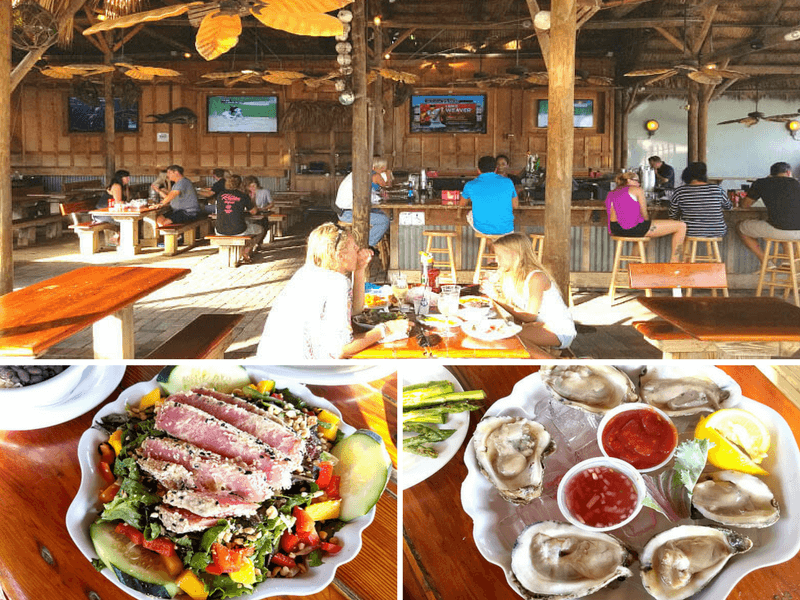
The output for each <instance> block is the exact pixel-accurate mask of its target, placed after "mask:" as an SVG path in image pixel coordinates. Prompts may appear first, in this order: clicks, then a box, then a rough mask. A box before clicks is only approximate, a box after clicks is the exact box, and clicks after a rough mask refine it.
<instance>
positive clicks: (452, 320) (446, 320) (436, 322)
mask: <svg viewBox="0 0 800 600" xmlns="http://www.w3.org/2000/svg"><path fill="white" fill-rule="evenodd" d="M417 321H419V322H420V323H424V324H425V325H428V326H429V327H433V328H435V329H453V328H454V327H461V325H462V324H463V323H464V321H462V320H461V319H459V318H458V317H446V316H444V315H419V316H418V317H417Z"/></svg>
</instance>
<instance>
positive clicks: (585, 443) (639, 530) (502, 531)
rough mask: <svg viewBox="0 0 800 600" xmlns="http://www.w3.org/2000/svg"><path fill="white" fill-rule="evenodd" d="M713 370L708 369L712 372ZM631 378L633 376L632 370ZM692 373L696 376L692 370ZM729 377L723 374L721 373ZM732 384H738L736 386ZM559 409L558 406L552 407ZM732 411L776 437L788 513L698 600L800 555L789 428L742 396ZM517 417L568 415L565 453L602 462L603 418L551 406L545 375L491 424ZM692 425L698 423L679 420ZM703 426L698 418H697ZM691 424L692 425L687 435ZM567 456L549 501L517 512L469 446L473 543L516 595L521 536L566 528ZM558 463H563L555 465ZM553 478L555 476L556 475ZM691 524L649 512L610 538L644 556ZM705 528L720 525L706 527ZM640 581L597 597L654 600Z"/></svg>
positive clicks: (695, 599) (774, 474) (555, 472)
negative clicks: (561, 485)
mask: <svg viewBox="0 0 800 600" xmlns="http://www.w3.org/2000/svg"><path fill="white" fill-rule="evenodd" d="M711 369H713V368H711V367H705V370H706V371H709V370H711ZM625 370H626V371H628V369H625ZM687 370H688V369H687ZM713 370H714V371H717V373H718V374H719V373H721V374H722V377H727V375H725V374H724V373H723V372H722V371H720V370H719V369H713ZM729 379H730V378H729ZM551 402H552V403H551ZM732 406H738V407H741V408H744V409H746V410H748V411H750V412H752V413H753V414H755V415H756V416H758V417H759V418H760V419H762V420H763V421H764V423H765V424H768V428H769V430H770V434H771V436H772V450H771V451H770V454H769V457H768V458H767V459H766V460H765V462H764V464H763V466H764V467H765V468H766V469H767V470H768V471H769V472H770V473H771V475H770V476H768V477H765V478H764V480H765V481H766V483H767V484H768V485H769V486H770V489H772V491H773V492H774V494H775V496H776V498H777V500H778V502H779V503H780V507H781V518H780V520H779V521H778V523H776V524H775V525H773V526H772V527H768V528H765V529H745V530H742V533H744V534H745V535H747V536H748V537H749V538H751V539H752V540H753V543H754V545H753V549H752V550H751V551H750V552H748V553H747V554H742V555H740V556H736V557H734V558H733V559H732V560H731V561H730V562H729V563H728V565H727V566H726V567H725V568H724V569H723V570H722V572H721V573H720V574H719V575H718V576H717V577H716V578H715V579H713V580H712V581H711V583H710V584H709V585H708V586H707V587H706V588H705V589H704V590H703V591H701V592H699V593H698V594H696V595H694V596H692V600H718V599H720V598H726V597H727V596H728V594H729V593H730V591H731V590H732V589H733V587H734V586H735V585H736V583H737V582H738V581H739V580H740V579H741V578H742V577H744V576H745V575H747V574H748V573H750V572H751V571H754V570H756V569H759V568H762V567H766V566H769V565H774V564H778V563H781V562H784V561H786V560H789V559H790V558H792V557H793V556H794V555H795V554H797V552H798V550H800V496H799V495H798V494H797V490H796V487H795V489H792V481H793V479H794V477H795V474H796V473H797V471H798V470H800V451H798V448H797V443H796V442H795V439H794V435H793V434H792V432H791V430H790V429H789V426H788V425H787V423H786V421H785V420H784V419H783V418H782V417H781V416H780V415H779V414H778V413H777V412H776V411H774V410H772V409H771V408H769V407H768V406H764V405H763V404H760V403H758V402H756V401H754V400H750V399H749V398H744V397H742V396H741V395H739V396H738V397H737V398H736V399H735V401H734V402H733V403H732ZM563 411H574V412H575V414H577V415H578V416H579V418H580V419H583V423H584V425H585V426H584V427H583V428H582V429H584V430H585V431H580V430H579V429H578V428H572V429H569V426H568V425H564V422H565V421H564V419H563V417H564V415H565V413H564V412H563ZM498 414H504V415H505V414H509V415H514V416H527V417H528V418H535V417H536V415H537V414H538V415H539V418H538V419H537V420H540V421H545V422H546V423H545V424H546V426H547V427H548V430H550V425H549V424H548V423H549V421H550V419H551V418H552V417H553V416H558V415H559V414H560V416H561V418H560V419H558V422H559V423H560V424H561V427H563V431H562V429H560V428H557V430H556V431H551V434H554V435H553V437H554V439H556V444H557V446H556V447H557V448H558V444H559V442H561V443H562V444H564V443H566V442H565V437H568V438H570V447H573V448H575V447H578V448H579V449H578V451H577V454H578V455H583V456H595V455H599V449H598V448H597V441H596V436H595V433H594V431H593V430H591V428H590V427H588V426H586V425H591V424H592V423H594V422H596V421H597V420H598V416H594V415H589V414H588V413H581V412H580V411H579V410H578V409H573V408H569V407H566V406H562V405H556V403H555V402H554V401H551V399H550V394H549V392H548V391H547V388H546V387H545V386H544V385H543V384H542V382H541V379H540V377H539V375H538V373H537V374H534V375H531V376H529V377H526V378H524V379H522V380H521V381H519V382H517V384H516V385H515V386H514V389H513V390H512V392H511V395H510V396H508V397H506V398H503V399H502V400H499V401H497V402H495V403H494V404H493V405H492V406H491V407H490V408H489V410H487V411H486V415H487V416H493V415H498ZM679 419H690V417H679ZM695 419H696V418H695ZM685 426H686V424H684V427H685ZM558 457H559V450H557V451H556V453H555V454H553V455H551V456H549V457H548V458H547V459H546V462H545V489H544V493H543V494H542V497H541V498H539V499H537V500H534V502H532V503H531V504H530V505H528V506H515V505H513V504H511V503H509V502H505V501H504V500H502V499H501V498H500V496H499V494H498V493H497V492H496V491H495V489H494V488H493V487H492V485H491V484H490V483H489V482H488V481H487V480H486V478H485V477H484V476H483V475H482V474H481V473H480V472H479V471H478V467H477V463H476V460H475V452H474V450H473V447H472V444H469V447H468V448H467V450H466V452H465V456H464V460H465V462H466V465H467V471H468V472H467V477H466V479H464V483H463V484H462V486H461V504H462V506H463V507H464V510H465V511H466V513H467V514H468V515H469V516H470V517H471V518H472V520H473V537H474V539H475V544H476V546H477V548H478V551H479V552H480V553H481V555H483V557H484V558H485V559H486V560H488V561H489V562H491V563H493V564H496V565H498V566H500V567H501V568H502V569H503V571H504V572H505V575H506V579H507V580H508V582H509V586H511V588H512V589H514V585H513V583H512V574H511V549H512V547H513V544H514V541H515V539H516V536H517V535H518V534H519V532H521V531H522V529H523V528H524V526H525V525H526V524H530V523H533V522H535V521H539V520H542V519H554V520H558V521H564V518H563V517H562V516H561V513H560V512H559V511H558V507H557V506H555V497H554V492H555V490H554V489H553V485H554V484H557V481H558V479H559V478H560V477H561V476H562V475H563V473H564V472H565V471H566V468H568V467H569V465H568V464H565V463H564V462H563V461H562V462H561V463H559V461H558ZM553 459H555V460H553ZM548 471H549V474H548ZM688 522H690V521H689V520H688V519H687V520H684V521H681V522H680V523H670V522H669V521H667V520H666V519H665V518H663V517H662V516H661V515H659V514H658V513H656V512H655V511H653V510H650V509H647V508H644V509H643V510H642V512H641V513H640V514H639V516H638V517H637V518H636V519H635V520H634V521H633V522H632V523H631V524H629V525H628V526H626V527H623V528H622V529H619V530H615V531H612V532H610V533H612V534H614V535H617V536H619V537H620V538H622V539H626V540H628V541H629V542H630V543H631V545H632V546H633V547H634V549H636V550H637V551H640V550H641V549H642V547H643V545H644V543H645V542H646V541H647V540H648V539H650V538H651V537H652V536H653V535H655V533H656V532H657V531H661V530H663V529H666V528H669V527H672V526H675V525H678V524H683V523H688ZM699 522H700V523H705V524H712V523H711V522H710V521H707V520H702V521H699ZM632 570H633V571H634V574H633V576H632V577H630V578H629V579H627V580H626V581H625V582H624V583H622V584H621V585H620V586H619V587H618V588H615V589H608V588H606V589H603V590H600V591H598V592H596V593H595V594H593V595H592V599H593V600H652V598H651V596H650V595H649V594H648V593H647V592H646V591H645V590H644V588H643V587H642V585H641V581H640V578H639V574H638V571H639V566H638V564H634V565H633V569H632Z"/></svg>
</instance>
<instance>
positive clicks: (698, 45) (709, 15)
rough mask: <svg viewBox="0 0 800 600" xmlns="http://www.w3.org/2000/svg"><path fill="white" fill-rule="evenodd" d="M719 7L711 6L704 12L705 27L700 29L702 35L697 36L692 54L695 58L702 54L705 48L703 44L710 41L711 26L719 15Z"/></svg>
mask: <svg viewBox="0 0 800 600" xmlns="http://www.w3.org/2000/svg"><path fill="white" fill-rule="evenodd" d="M717 6H718V5H717V4H711V5H709V6H708V7H706V9H705V10H704V12H705V21H704V22H703V27H702V29H700V33H699V34H698V35H697V38H696V39H695V41H694V45H693V46H692V54H693V55H694V56H697V55H698V54H699V53H700V50H701V49H702V48H703V44H705V43H706V40H708V34H709V32H710V31H711V26H712V25H713V24H714V15H715V14H716V13H717Z"/></svg>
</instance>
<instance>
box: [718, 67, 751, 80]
mask: <svg viewBox="0 0 800 600" xmlns="http://www.w3.org/2000/svg"><path fill="white" fill-rule="evenodd" d="M713 71H714V73H718V74H720V75H722V76H723V77H724V78H725V79H744V78H746V77H750V75H748V74H747V73H742V72H741V71H732V70H731V69H713Z"/></svg>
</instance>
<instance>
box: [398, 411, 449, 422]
mask: <svg viewBox="0 0 800 600" xmlns="http://www.w3.org/2000/svg"><path fill="white" fill-rule="evenodd" d="M406 423H433V424H437V425H444V424H445V423H447V413H443V414H441V415H432V416H426V415H423V416H421V417H414V418H411V419H405V418H404V419H403V424H404V425H405V424H406Z"/></svg>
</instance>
